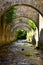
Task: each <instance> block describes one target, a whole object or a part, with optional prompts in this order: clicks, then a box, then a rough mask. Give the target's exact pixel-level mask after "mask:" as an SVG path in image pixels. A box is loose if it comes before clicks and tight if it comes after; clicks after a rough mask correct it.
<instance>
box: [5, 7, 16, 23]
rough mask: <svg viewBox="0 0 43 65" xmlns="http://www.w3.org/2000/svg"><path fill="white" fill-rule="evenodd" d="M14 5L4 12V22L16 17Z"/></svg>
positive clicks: (9, 21)
mask: <svg viewBox="0 0 43 65" xmlns="http://www.w3.org/2000/svg"><path fill="white" fill-rule="evenodd" d="M16 11H17V8H16V7H12V8H11V9H10V10H9V11H8V12H7V13H6V22H7V24H8V23H11V22H12V21H13V18H15V17H16Z"/></svg>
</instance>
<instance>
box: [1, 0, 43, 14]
mask: <svg viewBox="0 0 43 65" xmlns="http://www.w3.org/2000/svg"><path fill="white" fill-rule="evenodd" d="M0 4H1V7H0V8H1V9H0V13H2V11H4V9H7V8H9V7H10V6H13V5H16V4H20V5H21V4H24V5H30V6H32V7H33V8H35V9H36V10H38V11H39V12H40V13H41V14H42V15H43V0H4V1H2V0H1V1H0Z"/></svg>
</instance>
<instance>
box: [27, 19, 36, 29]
mask: <svg viewBox="0 0 43 65" xmlns="http://www.w3.org/2000/svg"><path fill="white" fill-rule="evenodd" d="M28 22H29V25H30V27H31V28H32V29H33V30H36V24H35V23H34V22H33V21H32V20H29V21H28Z"/></svg>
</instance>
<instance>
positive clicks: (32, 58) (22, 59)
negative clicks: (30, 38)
mask: <svg viewBox="0 0 43 65" xmlns="http://www.w3.org/2000/svg"><path fill="white" fill-rule="evenodd" d="M20 42H21V43H20ZM0 65H43V52H41V51H40V50H36V49H35V48H34V47H33V46H32V45H31V44H29V43H25V42H24V41H21V40H19V41H16V42H13V43H11V44H10V45H5V46H3V47H1V48H0Z"/></svg>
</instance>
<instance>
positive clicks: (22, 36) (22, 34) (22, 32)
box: [18, 29, 27, 39]
mask: <svg viewBox="0 0 43 65" xmlns="http://www.w3.org/2000/svg"><path fill="white" fill-rule="evenodd" d="M26 34H27V32H26V31H25V30H22V29H21V30H19V31H18V39H25V38H26Z"/></svg>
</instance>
